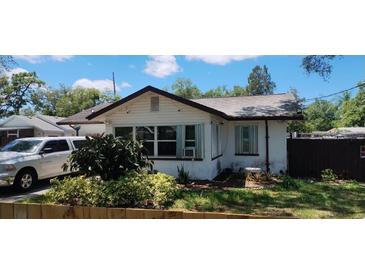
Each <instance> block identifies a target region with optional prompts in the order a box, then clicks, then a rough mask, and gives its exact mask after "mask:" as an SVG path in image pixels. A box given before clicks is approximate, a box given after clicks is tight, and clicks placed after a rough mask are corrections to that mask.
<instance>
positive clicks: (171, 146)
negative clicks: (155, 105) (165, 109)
mask: <svg viewBox="0 0 365 274" xmlns="http://www.w3.org/2000/svg"><path fill="white" fill-rule="evenodd" d="M157 128H158V131H157V132H158V134H157V147H158V148H157V149H158V150H157V151H158V156H176V126H162V127H157Z"/></svg>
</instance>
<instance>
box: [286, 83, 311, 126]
mask: <svg viewBox="0 0 365 274" xmlns="http://www.w3.org/2000/svg"><path fill="white" fill-rule="evenodd" d="M289 93H291V94H293V95H294V97H295V99H296V100H297V102H298V105H299V108H300V109H303V108H304V106H303V102H304V101H305V99H304V98H301V97H299V93H298V90H297V89H296V88H291V89H290V90H289ZM308 131H310V129H309V128H308V125H307V123H306V121H305V120H293V121H289V122H288V132H308Z"/></svg>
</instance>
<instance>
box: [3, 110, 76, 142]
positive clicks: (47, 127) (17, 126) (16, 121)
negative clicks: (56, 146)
mask: <svg viewBox="0 0 365 274" xmlns="http://www.w3.org/2000/svg"><path fill="white" fill-rule="evenodd" d="M62 119H63V117H53V116H48V115H40V114H37V115H35V116H25V115H12V116H10V117H8V118H6V119H5V120H3V121H1V122H0V146H2V145H4V144H6V143H8V142H9V141H11V140H13V139H17V138H24V137H39V136H73V135H75V130H74V129H72V128H71V127H70V126H68V125H64V126H60V125H57V124H56V123H57V121H60V120H62Z"/></svg>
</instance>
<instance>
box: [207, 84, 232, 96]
mask: <svg viewBox="0 0 365 274" xmlns="http://www.w3.org/2000/svg"><path fill="white" fill-rule="evenodd" d="M229 94H230V92H229V90H228V89H227V87H226V86H219V87H216V88H213V89H210V90H208V91H207V92H205V93H203V94H202V97H203V98H215V97H223V96H228V95H229Z"/></svg>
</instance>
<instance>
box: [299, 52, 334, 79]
mask: <svg viewBox="0 0 365 274" xmlns="http://www.w3.org/2000/svg"><path fill="white" fill-rule="evenodd" d="M335 57H336V55H308V56H306V57H304V58H303V60H302V68H304V70H305V71H306V72H307V73H308V74H310V73H317V74H319V76H321V77H322V78H323V79H324V80H328V78H329V76H330V75H331V72H332V64H331V61H332V60H333V59H334V58H335Z"/></svg>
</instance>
